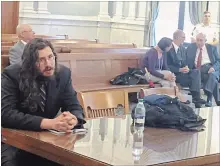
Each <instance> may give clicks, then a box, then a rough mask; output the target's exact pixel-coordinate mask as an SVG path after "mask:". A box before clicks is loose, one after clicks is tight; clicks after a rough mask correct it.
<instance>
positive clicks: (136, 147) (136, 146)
mask: <svg viewBox="0 0 220 166" xmlns="http://www.w3.org/2000/svg"><path fill="white" fill-rule="evenodd" d="M143 140H144V139H143V132H140V131H136V132H134V134H133V148H132V156H133V160H134V163H135V164H138V163H139V160H140V158H141V154H142V153H143Z"/></svg>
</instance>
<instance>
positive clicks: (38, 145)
mask: <svg viewBox="0 0 220 166" xmlns="http://www.w3.org/2000/svg"><path fill="white" fill-rule="evenodd" d="M196 112H197V113H198V114H199V115H200V116H202V117H203V118H206V119H207V121H206V123H205V126H206V129H205V131H203V132H199V133H198V132H181V131H178V130H175V129H156V128H146V129H145V131H144V137H143V153H142V154H141V155H140V156H139V160H137V161H135V160H134V157H133V156H132V150H133V135H132V128H131V123H132V119H131V117H130V115H126V116H125V117H124V118H115V119H113V118H109V119H107V118H102V119H94V120H88V121H87V124H86V125H85V127H87V128H88V129H89V132H88V133H87V134H86V135H74V134H68V135H59V136H57V135H55V134H52V133H50V132H31V131H20V130H12V129H5V128H2V141H3V142H5V143H7V144H10V145H13V146H15V147H18V148H20V149H23V150H26V151H28V152H31V153H34V154H37V155H40V156H42V157H45V158H47V159H49V160H53V161H55V162H57V163H60V164H62V165H74V166H75V165H77V166H78V165H89V166H92V165H95V166H103V165H159V166H196V165H210V166H219V165H220V150H219V148H220V140H219V139H220V136H219V134H220V133H219V130H220V122H219V119H220V107H213V108H203V109H200V110H196Z"/></svg>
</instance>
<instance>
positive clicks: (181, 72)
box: [167, 29, 206, 108]
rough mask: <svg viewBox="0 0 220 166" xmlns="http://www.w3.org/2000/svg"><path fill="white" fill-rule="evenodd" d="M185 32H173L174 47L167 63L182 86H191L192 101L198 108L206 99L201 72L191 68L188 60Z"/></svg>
mask: <svg viewBox="0 0 220 166" xmlns="http://www.w3.org/2000/svg"><path fill="white" fill-rule="evenodd" d="M184 41H185V33H184V32H183V31H182V30H179V29H178V30H176V31H175V32H174V33H173V44H172V48H171V49H170V50H169V51H168V52H167V64H168V67H169V69H170V71H171V72H172V73H174V74H175V75H176V82H177V83H180V85H181V86H182V87H189V89H190V92H191V94H192V99H193V100H192V102H193V103H194V104H195V107H196V108H200V107H201V106H202V104H205V103H206V101H205V100H203V99H201V95H200V89H201V73H200V70H198V69H191V70H190V69H189V68H188V66H187V60H186V49H185V47H184V46H183V43H184Z"/></svg>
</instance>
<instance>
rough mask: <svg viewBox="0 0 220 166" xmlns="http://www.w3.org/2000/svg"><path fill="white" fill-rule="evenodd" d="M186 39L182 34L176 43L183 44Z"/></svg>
mask: <svg viewBox="0 0 220 166" xmlns="http://www.w3.org/2000/svg"><path fill="white" fill-rule="evenodd" d="M185 39H186V36H185V33H182V34H181V35H180V36H179V37H178V41H179V43H180V44H183V43H184V41H185Z"/></svg>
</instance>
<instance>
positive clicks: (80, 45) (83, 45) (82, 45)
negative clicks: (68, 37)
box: [53, 42, 137, 50]
mask: <svg viewBox="0 0 220 166" xmlns="http://www.w3.org/2000/svg"><path fill="white" fill-rule="evenodd" d="M53 46H54V47H56V46H65V47H69V48H70V49H71V50H75V49H84V48H136V47H137V46H136V45H135V44H134V43H131V44H121V43H119V44H110V43H80V42H78V43H53Z"/></svg>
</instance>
